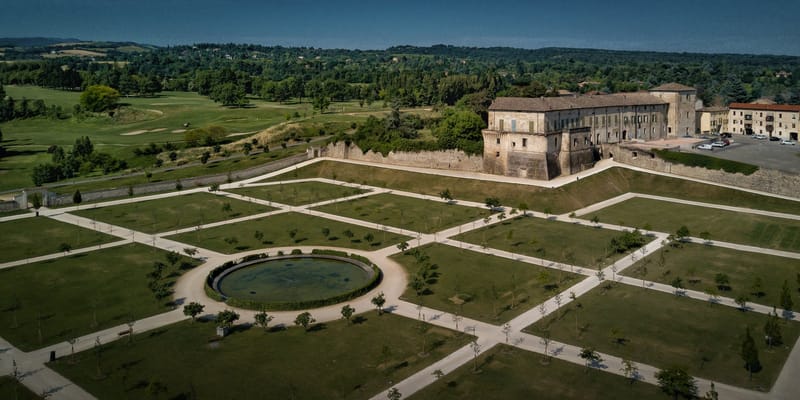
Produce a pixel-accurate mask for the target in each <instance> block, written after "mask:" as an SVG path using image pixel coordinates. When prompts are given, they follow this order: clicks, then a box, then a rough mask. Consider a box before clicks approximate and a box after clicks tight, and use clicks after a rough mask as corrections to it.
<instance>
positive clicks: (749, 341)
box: [740, 326, 761, 380]
mask: <svg viewBox="0 0 800 400" xmlns="http://www.w3.org/2000/svg"><path fill="white" fill-rule="evenodd" d="M740 355H741V356H742V360H744V367H745V369H747V372H748V373H749V374H750V379H751V380H752V379H753V372H758V371H760V370H761V362H760V361H759V360H758V348H756V342H755V340H753V337H752V336H750V327H749V326H748V327H747V328H746V329H745V331H744V340H742V352H741V353H740Z"/></svg>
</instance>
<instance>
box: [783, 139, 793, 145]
mask: <svg viewBox="0 0 800 400" xmlns="http://www.w3.org/2000/svg"><path fill="white" fill-rule="evenodd" d="M781 144H788V145H790V146H794V141H793V140H789V139H783V140H781Z"/></svg>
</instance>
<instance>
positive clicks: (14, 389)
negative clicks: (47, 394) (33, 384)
mask: <svg viewBox="0 0 800 400" xmlns="http://www.w3.org/2000/svg"><path fill="white" fill-rule="evenodd" d="M0 399H9V400H11V399H14V400H17V399H18V400H34V399H41V397H39V396H37V395H35V394H34V393H33V392H31V391H30V390H28V388H26V387H25V386H24V385H22V384H21V383H19V382H17V381H15V380H14V379H12V378H11V377H8V376H0Z"/></svg>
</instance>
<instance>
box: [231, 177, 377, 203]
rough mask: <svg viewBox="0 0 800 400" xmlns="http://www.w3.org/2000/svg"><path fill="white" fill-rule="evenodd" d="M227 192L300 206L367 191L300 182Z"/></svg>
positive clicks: (320, 183)
mask: <svg viewBox="0 0 800 400" xmlns="http://www.w3.org/2000/svg"><path fill="white" fill-rule="evenodd" d="M226 191H227V192H231V193H236V194H241V195H244V196H250V197H255V198H257V199H261V200H267V201H274V202H276V203H281V204H288V205H292V206H299V205H303V204H311V203H318V202H320V201H325V200H331V199H336V198H340V197H347V196H353V195H356V194H361V193H365V192H366V191H365V190H361V189H356V188H349V187H345V186H339V185H332V184H329V183H322V182H300V183H287V184H281V185H270V186H255V187H245V188H238V189H230V190H226Z"/></svg>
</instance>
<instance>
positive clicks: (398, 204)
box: [316, 193, 489, 233]
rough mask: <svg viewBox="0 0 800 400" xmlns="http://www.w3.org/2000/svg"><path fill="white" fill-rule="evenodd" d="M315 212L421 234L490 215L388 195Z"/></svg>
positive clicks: (483, 212) (348, 202)
mask: <svg viewBox="0 0 800 400" xmlns="http://www.w3.org/2000/svg"><path fill="white" fill-rule="evenodd" d="M316 210H319V211H323V212H326V213H331V214H337V215H342V216H345V217H350V218H357V219H360V220H364V221H369V222H374V223H376V224H381V225H386V226H394V227H398V228H404V229H409V230H412V231H415V232H423V233H433V232H438V231H440V230H442V229H445V228H449V227H452V226H456V225H459V224H464V223H467V222H469V221H474V220H477V219H481V218H483V217H485V216H487V215H489V211H488V210H482V209H478V208H474V207H464V206H457V205H453V204H445V203H443V202H434V201H429V200H421V199H417V198H413V197H405V196H398V195H393V194H387V193H383V194H377V195H374V196H369V197H362V198H360V199H354V200H348V201H346V202H342V203H335V204H330V205H326V206H322V207H317V208H316Z"/></svg>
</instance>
